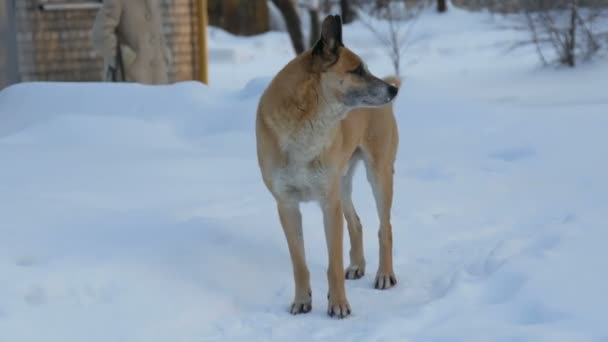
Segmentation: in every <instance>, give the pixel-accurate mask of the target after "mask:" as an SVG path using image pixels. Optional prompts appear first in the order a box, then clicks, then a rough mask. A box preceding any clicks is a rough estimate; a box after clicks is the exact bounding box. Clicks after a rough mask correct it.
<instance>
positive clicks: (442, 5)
mask: <svg viewBox="0 0 608 342" xmlns="http://www.w3.org/2000/svg"><path fill="white" fill-rule="evenodd" d="M447 10H448V4H447V2H446V0H437V12H439V13H443V12H445V11H447Z"/></svg>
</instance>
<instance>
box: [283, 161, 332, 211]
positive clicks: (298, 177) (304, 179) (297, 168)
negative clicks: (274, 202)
mask: <svg viewBox="0 0 608 342" xmlns="http://www.w3.org/2000/svg"><path fill="white" fill-rule="evenodd" d="M326 172H327V170H326V169H325V168H324V167H323V165H321V163H320V162H318V161H317V160H313V161H310V162H291V163H288V164H287V165H285V166H284V167H283V168H280V169H277V170H276V171H275V172H274V175H273V186H274V190H275V192H276V193H277V194H278V195H279V196H281V197H283V198H284V199H287V200H290V201H296V202H305V201H311V200H317V199H320V198H321V197H322V196H323V195H324V194H325V192H326V187H327V175H326Z"/></svg>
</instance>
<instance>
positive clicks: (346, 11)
mask: <svg viewBox="0 0 608 342" xmlns="http://www.w3.org/2000/svg"><path fill="white" fill-rule="evenodd" d="M351 2H352V1H351V0H340V9H341V12H342V21H343V22H344V23H345V24H348V23H352V22H353V20H355V11H353V7H352V3H351Z"/></svg>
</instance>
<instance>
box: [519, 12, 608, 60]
mask: <svg viewBox="0 0 608 342" xmlns="http://www.w3.org/2000/svg"><path fill="white" fill-rule="evenodd" d="M521 1H525V4H522V8H523V10H524V16H523V18H524V24H523V25H518V26H517V28H519V29H522V30H526V31H528V32H529V33H530V38H529V39H527V40H524V41H520V42H518V43H516V44H515V46H514V48H516V47H520V46H526V45H529V44H533V45H534V47H535V49H536V52H537V54H538V56H539V59H540V60H541V62H542V63H543V64H545V65H546V64H549V63H550V62H552V61H554V60H555V61H557V62H559V63H560V64H563V65H567V66H570V67H574V66H576V64H577V61H578V60H579V59H583V60H588V59H590V58H591V57H593V56H594V55H595V54H596V53H597V52H598V51H599V50H600V49H601V47H602V45H601V42H602V37H606V36H608V31H607V30H608V28H606V27H604V28H603V30H604V31H602V28H601V27H600V26H598V25H595V23H596V21H598V20H599V19H600V18H603V17H605V14H606V13H605V9H604V8H602V7H596V6H591V7H584V8H582V7H580V5H579V0H556V1H551V2H547V1H543V0H536V2H535V3H533V4H532V3H531V2H530V1H529V0H527V1H526V0H521Z"/></svg>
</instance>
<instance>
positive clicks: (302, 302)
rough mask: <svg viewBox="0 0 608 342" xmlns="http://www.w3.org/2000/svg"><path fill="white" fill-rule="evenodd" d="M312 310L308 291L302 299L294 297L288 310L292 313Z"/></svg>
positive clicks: (310, 294)
mask: <svg viewBox="0 0 608 342" xmlns="http://www.w3.org/2000/svg"><path fill="white" fill-rule="evenodd" d="M310 310H312V293H311V292H309V293H308V296H307V297H306V296H304V298H302V299H298V298H296V299H295V300H294V301H293V303H292V304H291V308H290V309H289V312H290V313H291V314H292V315H297V314H303V313H308V312H310Z"/></svg>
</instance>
